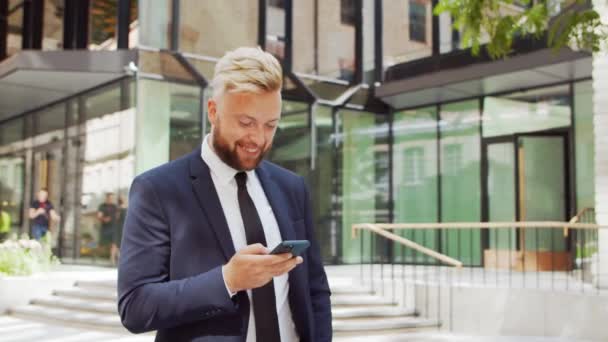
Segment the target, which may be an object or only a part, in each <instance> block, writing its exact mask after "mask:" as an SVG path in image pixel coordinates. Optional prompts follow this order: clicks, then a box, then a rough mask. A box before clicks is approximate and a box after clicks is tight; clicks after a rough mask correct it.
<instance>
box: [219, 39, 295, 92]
mask: <svg viewBox="0 0 608 342" xmlns="http://www.w3.org/2000/svg"><path fill="white" fill-rule="evenodd" d="M282 83H283V71H282V69H281V64H280V63H279V61H278V60H277V59H276V58H275V57H274V56H273V55H271V54H270V53H268V52H264V51H262V49H260V48H259V47H257V48H252V47H240V48H238V49H236V50H233V51H229V52H227V53H226V54H225V55H224V57H222V58H221V59H220V60H219V61H218V62H217V64H216V65H215V74H214V75H213V80H212V81H211V86H212V87H213V95H214V96H217V95H219V94H222V93H224V92H229V93H238V92H252V93H260V92H271V91H277V90H280V89H281V86H282Z"/></svg>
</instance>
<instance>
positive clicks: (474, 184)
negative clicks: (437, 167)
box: [440, 100, 481, 265]
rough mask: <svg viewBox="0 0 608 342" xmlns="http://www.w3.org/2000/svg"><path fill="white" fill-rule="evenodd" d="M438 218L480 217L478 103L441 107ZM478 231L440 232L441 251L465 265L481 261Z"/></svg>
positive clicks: (474, 219)
mask: <svg viewBox="0 0 608 342" xmlns="http://www.w3.org/2000/svg"><path fill="white" fill-rule="evenodd" d="M440 117H441V120H440V135H441V143H440V150H441V220H442V221H443V222H479V220H480V219H481V207H480V206H481V202H480V199H481V189H480V177H481V176H480V157H481V156H480V154H481V153H480V146H479V144H480V136H479V125H480V122H479V121H480V119H479V102H478V101H476V100H473V101H467V102H458V103H453V104H449V105H445V106H442V107H441V115H440ZM480 235H481V233H480V231H479V230H458V231H450V232H443V234H442V240H443V241H442V246H443V252H444V253H446V254H448V255H449V256H451V257H454V258H456V259H458V260H460V261H462V262H463V263H464V264H466V265H479V264H480V262H481V255H480V252H481V238H480Z"/></svg>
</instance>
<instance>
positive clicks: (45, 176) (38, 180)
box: [31, 143, 64, 257]
mask: <svg viewBox="0 0 608 342" xmlns="http://www.w3.org/2000/svg"><path fill="white" fill-rule="evenodd" d="M63 171H64V170H63V150H62V144H61V143H53V144H49V145H45V146H43V147H40V148H36V149H35V150H34V151H33V172H32V183H31V184H32V199H35V198H36V196H37V194H38V190H39V189H41V188H45V189H47V190H48V193H49V201H51V203H52V204H53V206H54V207H55V211H56V212H57V214H59V215H62V213H63V210H62V209H63V184H64V183H63ZM63 219H64V218H63V217H62V221H61V222H63ZM61 222H59V223H57V222H52V223H51V226H50V227H51V229H52V230H53V232H52V241H51V244H52V247H53V250H54V254H55V255H57V256H59V257H61V256H62V255H61V249H62V246H63V243H62V242H63V238H62V237H63V229H62V228H63V227H62V224H61Z"/></svg>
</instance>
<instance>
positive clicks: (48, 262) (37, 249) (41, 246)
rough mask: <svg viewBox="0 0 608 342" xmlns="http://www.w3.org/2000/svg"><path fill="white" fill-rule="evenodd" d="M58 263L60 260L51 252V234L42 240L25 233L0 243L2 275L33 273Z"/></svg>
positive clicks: (0, 272)
mask: <svg viewBox="0 0 608 342" xmlns="http://www.w3.org/2000/svg"><path fill="white" fill-rule="evenodd" d="M56 264H59V260H58V259H57V258H56V257H55V256H54V255H53V253H52V252H51V242H50V234H47V235H46V236H45V237H44V238H43V239H42V240H41V241H40V242H38V241H36V240H32V239H29V238H28V237H27V235H24V236H22V237H21V239H17V238H16V237H13V238H11V239H9V240H6V241H4V242H3V243H0V275H21V276H23V275H31V274H33V273H36V272H43V271H48V270H50V269H51V267H52V266H53V265H56Z"/></svg>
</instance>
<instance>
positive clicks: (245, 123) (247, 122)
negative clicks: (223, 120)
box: [241, 121, 253, 127]
mask: <svg viewBox="0 0 608 342" xmlns="http://www.w3.org/2000/svg"><path fill="white" fill-rule="evenodd" d="M241 125H243V127H251V126H252V125H253V121H241Z"/></svg>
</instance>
